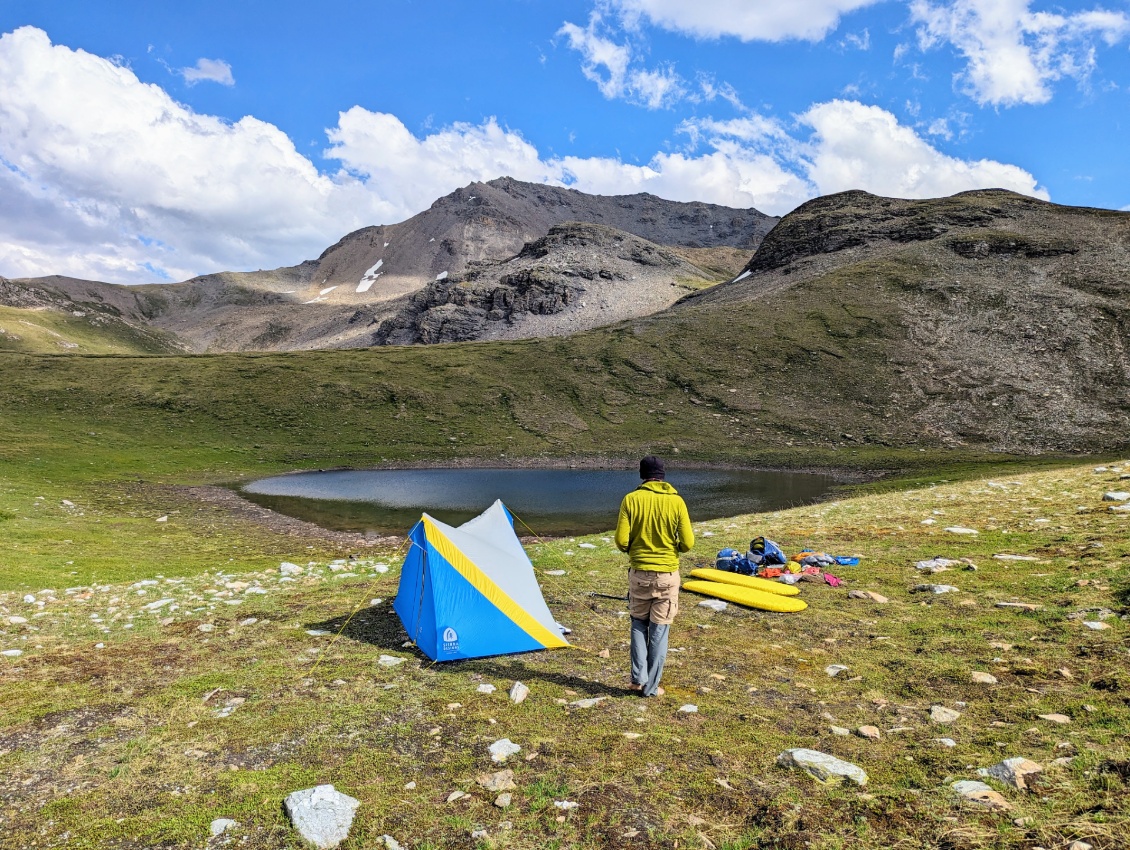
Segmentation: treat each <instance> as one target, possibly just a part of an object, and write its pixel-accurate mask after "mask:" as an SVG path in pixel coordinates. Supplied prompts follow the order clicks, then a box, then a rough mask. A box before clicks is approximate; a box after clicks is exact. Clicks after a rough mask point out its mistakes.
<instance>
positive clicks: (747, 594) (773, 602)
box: [683, 580, 808, 613]
mask: <svg viewBox="0 0 1130 850" xmlns="http://www.w3.org/2000/svg"><path fill="white" fill-rule="evenodd" d="M683 590H689V591H691V592H693V593H701V594H703V595H704V596H713V597H715V598H717V599H725V600H726V601H727V602H734V603H736V604H738V605H745V606H746V607H747V608H760V609H761V610H762V611H779V612H781V613H792V612H795V611H803V610H804V609H805V608H807V607H808V603H807V602H805V601H804V600H803V599H797V598H796V597H795V596H778V595H777V594H776V593H766V592H765V591H764V590H754V589H753V588H752V587H740V586H739V585H736V584H723V583H722V582H720V581H696V580H691V581H686V582H683Z"/></svg>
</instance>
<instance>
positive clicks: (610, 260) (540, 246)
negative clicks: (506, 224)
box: [372, 222, 703, 345]
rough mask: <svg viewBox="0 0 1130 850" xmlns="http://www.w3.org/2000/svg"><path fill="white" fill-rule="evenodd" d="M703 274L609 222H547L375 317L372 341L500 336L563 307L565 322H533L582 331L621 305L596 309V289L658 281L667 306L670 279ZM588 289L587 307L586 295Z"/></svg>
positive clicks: (616, 314)
mask: <svg viewBox="0 0 1130 850" xmlns="http://www.w3.org/2000/svg"><path fill="white" fill-rule="evenodd" d="M702 274H703V273H702V272H701V271H700V270H698V269H696V268H695V267H694V266H691V265H689V264H688V263H686V262H685V261H683V260H681V259H680V258H679V257H678V256H676V255H675V254H674V253H672V252H671V251H669V250H667V249H665V248H663V247H662V246H659V245H654V244H652V243H649V242H646V241H644V240H642V239H639V238H637V237H634V236H632V235H631V234H628V233H623V232H621V231H617V230H613V229H612V228H609V227H602V226H600V225H594V224H584V223H580V222H571V223H567V224H562V225H557V226H555V227H553V228H552V229H551V230H550V231H549V234H548V235H546V236H545V237H543V238H541V239H538V240H535V241H534V242H531V243H529V244H527V245H526V246H524V247H523V249H522V250H521V251H520V252H519V253H518V254H517V255H516V256H514V257H511V258H510V259H508V260H505V261H502V262H490V261H479V262H476V263H472V264H471V265H470V267H469V268H468V269H467V271H466V272H465V273H464V274H463V275H461V276H458V277H447V278H445V279H443V280H437V281H434V282H433V283H430V284H428V285H427V286H426V287H424V289H422V290H420V291H419V292H417V293H415V294H413V295H411V296H409V297H408V299H407V303H406V304H405V305H404V306H403V307H402V308H401V309H400V310H398V311H397V313H396V314H395V315H394V316H392V317H390V318H386V319H384V320H383V321H380V323H379V327H378V328H377V330H376V332H375V333H374V334H373V337H372V344H373V345H408V344H412V343H425V344H428V343H437V342H466V341H468V340H473V339H482V338H484V337H488V338H500V337H505V336H510V335H514V329H515V326H516V325H518V324H519V323H521V322H523V321H524V320H527V319H529V318H531V317H552V316H558V315H560V314H564V313H570V316H569V320H568V321H567V322H566V321H564V320H562V321H561V322H548V323H547V322H542V323H539V324H538V325H537V327H538V328H539V329H540V330H541V331H543V332H546V333H560V332H562V330H568V331H576V330H585V329H588V328H590V327H594V326H595V325H597V324H602V323H607V322H608V321H610V320H614V319H616V318H620V315H621V313H622V312H623V309H622V306H621V308H620V309H613V310H612V311H611V313H609V312H608V311H607V310H604V311H602V312H601V313H597V312H596V310H595V307H596V306H597V300H596V299H597V298H598V297H599V296H598V295H597V293H607V292H616V293H617V297H618V298H620V299H622V300H624V301H630V300H632V295H631V293H632V292H635V293H637V296H638V295H639V293H641V292H643V291H645V290H647V291H649V292H651V293H653V292H654V290H655V289H656V287H657V286H659V287H662V288H663V290H664V295H663V296H662V298H663V303H662V304H661V306H667V305H668V304H670V303H671V302H673V301H674V300H675V298H676V297H678V294H679V293H678V292H672V291H671V281H672V280H673V279H674V278H676V277H679V276H682V277H685V278H693V277H701V276H702ZM590 296H591V300H592V301H593V309H590V308H589V307H588V301H587V300H586V299H588V298H589V297H590ZM628 314H629V315H640V313H639V312H637V311H631V310H630V311H629V313H628ZM559 328H560V329H559ZM519 335H520V334H519Z"/></svg>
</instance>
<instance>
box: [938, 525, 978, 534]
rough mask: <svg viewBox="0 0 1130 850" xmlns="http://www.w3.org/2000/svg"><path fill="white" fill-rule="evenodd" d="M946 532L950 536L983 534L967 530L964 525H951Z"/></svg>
mask: <svg viewBox="0 0 1130 850" xmlns="http://www.w3.org/2000/svg"><path fill="white" fill-rule="evenodd" d="M946 531H948V532H949V533H950V534H980V533H981V532H979V531H978V530H977V529H975V528H966V527H965V526H963V525H951V526H949V527H948V528H947V529H946Z"/></svg>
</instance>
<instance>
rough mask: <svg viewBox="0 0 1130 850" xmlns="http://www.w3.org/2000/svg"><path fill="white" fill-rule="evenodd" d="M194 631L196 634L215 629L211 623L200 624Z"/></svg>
mask: <svg viewBox="0 0 1130 850" xmlns="http://www.w3.org/2000/svg"><path fill="white" fill-rule="evenodd" d="M196 630H197V631H198V632H212V631H215V630H216V627H215V626H213V625H212V624H211V623H201V624H200V625H199V626H197V627H196Z"/></svg>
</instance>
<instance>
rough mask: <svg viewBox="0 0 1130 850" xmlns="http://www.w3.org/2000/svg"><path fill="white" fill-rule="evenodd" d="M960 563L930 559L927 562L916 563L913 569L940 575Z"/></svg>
mask: <svg viewBox="0 0 1130 850" xmlns="http://www.w3.org/2000/svg"><path fill="white" fill-rule="evenodd" d="M960 563H961V562H960V561H954V560H952V559H950V558H931V559H930V560H928V561H918V562H917V563H916V564H915V565H914V569H916V570H921V571H922V572H926V573H941V572H945V571H946V570H948V569H949V568H950V567H953V566H957V565H958V564H960Z"/></svg>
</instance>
